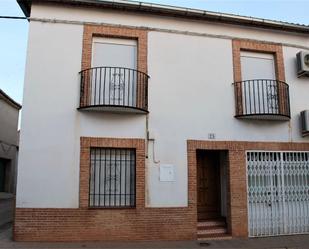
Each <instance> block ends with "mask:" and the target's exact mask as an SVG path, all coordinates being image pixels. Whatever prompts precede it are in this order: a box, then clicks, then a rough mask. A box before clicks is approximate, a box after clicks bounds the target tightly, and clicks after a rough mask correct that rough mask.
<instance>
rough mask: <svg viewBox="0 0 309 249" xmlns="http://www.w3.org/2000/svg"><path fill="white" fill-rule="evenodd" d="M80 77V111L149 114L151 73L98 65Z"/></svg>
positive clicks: (86, 70) (84, 71) (83, 72)
mask: <svg viewBox="0 0 309 249" xmlns="http://www.w3.org/2000/svg"><path fill="white" fill-rule="evenodd" d="M80 76H81V83H80V84H81V85H80V107H79V108H78V109H79V110H84V111H103V112H113V113H135V114H145V113H148V79H149V76H148V75H147V74H145V73H143V72H140V71H137V70H135V69H130V68H123V67H95V68H89V69H85V70H83V71H81V72H80Z"/></svg>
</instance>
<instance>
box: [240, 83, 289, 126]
mask: <svg viewBox="0 0 309 249" xmlns="http://www.w3.org/2000/svg"><path fill="white" fill-rule="evenodd" d="M234 88H235V99H236V115H235V117H236V118H245V119H262V120H282V121H284V120H289V119H290V116H291V115H290V97H289V85H288V84H287V83H285V82H282V81H279V80H268V79H254V80H245V81H241V82H235V83H234Z"/></svg>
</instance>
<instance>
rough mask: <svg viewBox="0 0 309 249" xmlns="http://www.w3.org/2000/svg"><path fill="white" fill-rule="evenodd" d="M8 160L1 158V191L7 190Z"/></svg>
mask: <svg viewBox="0 0 309 249" xmlns="http://www.w3.org/2000/svg"><path fill="white" fill-rule="evenodd" d="M5 179H6V160H4V159H1V158H0V192H5V190H6V189H5Z"/></svg>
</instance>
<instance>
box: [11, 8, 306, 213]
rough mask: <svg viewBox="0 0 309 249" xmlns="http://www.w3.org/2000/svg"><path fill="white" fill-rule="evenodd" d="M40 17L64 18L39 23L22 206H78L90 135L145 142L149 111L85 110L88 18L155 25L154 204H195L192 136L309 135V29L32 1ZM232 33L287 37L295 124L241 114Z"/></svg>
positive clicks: (23, 152) (26, 110) (29, 87)
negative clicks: (308, 128)
mask: <svg viewBox="0 0 309 249" xmlns="http://www.w3.org/2000/svg"><path fill="white" fill-rule="evenodd" d="M32 17H34V18H46V19H56V20H58V21H59V23H50V22H41V21H31V22H30V31H29V45H28V52H27V66H26V76H25V88H24V102H23V116H22V121H21V140H20V156H19V174H18V188H17V207H31V208H77V207H78V206H79V160H80V159H79V158H80V155H79V153H80V151H79V150H80V144H79V140H80V137H81V136H87V137H113V138H144V139H146V134H147V130H146V127H147V126H146V122H147V117H146V115H132V114H131V115H130V114H107V113H101V112H81V111H78V110H77V108H78V105H79V94H80V92H79V74H78V73H79V71H80V70H81V59H82V42H83V24H82V23H78V22H86V21H87V22H95V23H102V24H103V23H105V24H115V25H128V26H134V27H141V26H143V27H147V28H150V31H149V32H148V72H147V73H148V74H149V75H150V77H151V78H150V81H149V92H148V95H149V115H148V119H149V120H148V129H149V132H150V136H151V138H154V139H155V143H153V141H149V142H148V152H147V154H148V159H147V161H146V169H145V170H146V190H145V191H146V205H147V206H150V207H181V206H187V204H188V198H187V192H188V187H187V185H188V184H187V178H188V174H187V144H186V141H187V140H188V139H197V140H208V139H209V138H208V136H209V134H210V133H213V134H215V139H216V140H219V141H225V140H226V141H228V140H233V141H234V140H235V141H275V142H309V138H308V137H307V138H303V137H302V136H301V133H300V127H299V126H300V123H299V113H300V111H302V110H305V109H308V108H309V102H308V90H309V80H308V79H306V78H297V74H296V65H295V63H296V62H295V60H296V56H295V55H296V53H297V52H298V51H300V50H304V49H305V48H306V47H307V48H308V50H309V37H308V36H305V35H301V34H296V33H295V34H292V33H287V32H285V33H284V32H279V31H276V32H275V31H270V30H262V29H261V30H259V29H254V28H248V27H247V28H245V27H238V26H232V25H223V24H213V23H207V22H203V21H187V20H184V19H176V18H169V17H162V16H161V17H157V16H152V15H142V14H136V13H135V14H132V13H131V14H130V13H117V12H114V11H107V10H95V9H82V8H80V9H79V8H74V9H73V8H72V9H70V8H61V7H51V6H45V5H42V6H36V5H33V6H32ZM64 20H66V21H69V22H67V23H65V22H63V21H64ZM72 21H74V23H72ZM188 32H190V33H188ZM232 38H244V39H253V40H261V41H268V42H278V43H283V44H284V45H283V56H284V64H285V76H286V82H287V83H288V84H289V86H290V102H291V120H290V121H256V120H239V119H236V118H234V115H235V99H234V88H233V85H232V83H233V81H234V79H233V55H232ZM154 144H155V147H154V148H153V145H154ZM153 151H155V158H153ZM154 161H156V162H157V163H155V162H154ZM158 161H160V163H163V164H172V165H174V166H175V181H173V182H160V181H159V165H160V163H158Z"/></svg>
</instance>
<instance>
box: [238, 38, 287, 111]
mask: <svg viewBox="0 0 309 249" xmlns="http://www.w3.org/2000/svg"><path fill="white" fill-rule="evenodd" d="M232 49H233V69H234V82H239V81H242V74H241V57H240V53H241V51H249V52H261V53H269V54H273V55H274V58H275V71H276V79H277V80H279V81H283V82H285V69H284V60H283V51H282V45H280V44H273V43H264V42H257V41H248V40H240V39H234V40H233V41H232ZM278 91H279V109H280V113H282V112H284V111H285V110H284V106H285V105H284V104H280V101H286V99H285V98H284V97H283V96H284V94H283V92H282V89H278ZM235 94H236V95H237V97H238V99H240V100H241V99H242V89H241V87H239V88H238V89H237V90H236V91H235ZM242 112H243V106H242V101H239V102H238V106H236V115H242Z"/></svg>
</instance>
